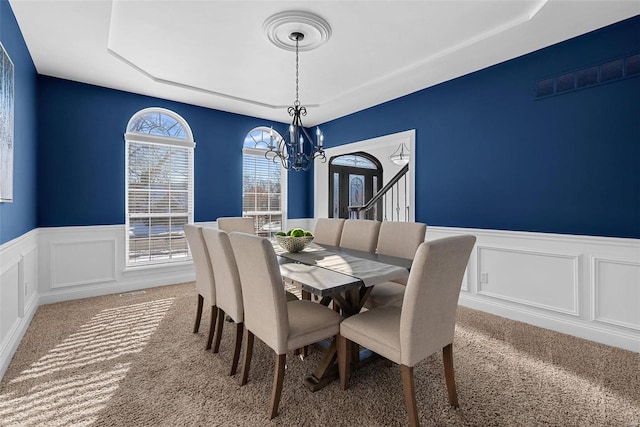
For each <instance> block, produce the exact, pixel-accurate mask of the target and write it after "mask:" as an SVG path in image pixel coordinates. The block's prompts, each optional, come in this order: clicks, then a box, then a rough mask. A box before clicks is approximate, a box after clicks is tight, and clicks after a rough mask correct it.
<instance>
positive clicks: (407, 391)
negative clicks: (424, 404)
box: [400, 365, 420, 427]
mask: <svg viewBox="0 0 640 427" xmlns="http://www.w3.org/2000/svg"><path fill="white" fill-rule="evenodd" d="M400 372H401V374H402V391H403V392H404V405H405V407H406V408H407V414H408V415H409V425H410V426H411V427H418V426H419V425H420V422H419V421H418V406H417V405H416V388H415V383H414V381H413V367H409V366H406V365H400Z"/></svg>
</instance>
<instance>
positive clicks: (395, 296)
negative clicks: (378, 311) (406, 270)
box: [364, 221, 427, 309]
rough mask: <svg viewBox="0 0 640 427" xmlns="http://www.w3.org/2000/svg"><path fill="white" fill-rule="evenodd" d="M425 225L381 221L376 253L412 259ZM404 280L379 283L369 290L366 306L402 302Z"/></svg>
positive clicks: (405, 282)
mask: <svg viewBox="0 0 640 427" xmlns="http://www.w3.org/2000/svg"><path fill="white" fill-rule="evenodd" d="M426 232H427V225H426V224H423V223H421V222H399V221H383V222H382V224H380V232H379V233H378V247H377V250H376V253H378V254H380V255H388V256H393V257H398V258H406V259H413V257H414V256H415V254H416V251H417V250H418V246H420V244H421V243H423V242H424V238H425V234H426ZM406 284H407V281H406V280H402V279H398V280H394V281H390V282H384V283H380V284H378V285H376V286H374V288H373V289H372V290H371V293H369V297H368V298H367V300H366V301H365V303H364V306H365V307H366V308H369V309H370V308H374V307H380V306H382V305H387V304H402V298H403V297H404V290H405V285H406Z"/></svg>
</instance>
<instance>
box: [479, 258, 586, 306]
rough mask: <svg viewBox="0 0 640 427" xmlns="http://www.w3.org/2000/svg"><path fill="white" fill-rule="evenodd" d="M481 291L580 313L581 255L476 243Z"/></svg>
mask: <svg viewBox="0 0 640 427" xmlns="http://www.w3.org/2000/svg"><path fill="white" fill-rule="evenodd" d="M476 251H477V256H478V277H477V282H478V294H480V295H486V296H489V297H493V298H499V299H503V300H507V301H512V302H515V303H518V304H523V305H529V306H533V307H537V308H542V309H545V310H551V311H557V312H560V313H565V314H570V315H573V316H578V314H579V313H578V288H579V280H578V277H579V274H580V270H579V260H580V258H579V255H570V254H553V253H545V252H535V251H527V250H519V249H508V248H498V247H488V246H477V247H476Z"/></svg>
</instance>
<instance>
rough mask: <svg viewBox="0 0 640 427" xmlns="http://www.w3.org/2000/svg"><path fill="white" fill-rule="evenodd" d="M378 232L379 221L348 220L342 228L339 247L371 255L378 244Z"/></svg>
mask: <svg viewBox="0 0 640 427" xmlns="http://www.w3.org/2000/svg"><path fill="white" fill-rule="evenodd" d="M378 230H380V221H375V220H371V219H348V220H346V221H345V222H344V226H343V227H342V235H341V236H340V247H341V248H346V249H355V250H359V251H365V252H371V253H373V252H375V250H376V244H377V243H378Z"/></svg>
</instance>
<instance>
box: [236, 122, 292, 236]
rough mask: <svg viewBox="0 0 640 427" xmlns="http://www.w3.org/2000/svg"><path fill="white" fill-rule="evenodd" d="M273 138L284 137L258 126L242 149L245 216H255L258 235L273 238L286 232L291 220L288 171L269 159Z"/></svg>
mask: <svg viewBox="0 0 640 427" xmlns="http://www.w3.org/2000/svg"><path fill="white" fill-rule="evenodd" d="M272 132H273V133H272ZM272 137H273V138H274V139H275V138H281V137H280V135H278V134H277V132H276V131H274V130H272V129H270V128H267V127H258V128H255V129H253V130H252V131H251V132H249V133H248V134H247V136H246V137H245V138H244V144H243V146H242V147H243V148H242V216H252V217H254V218H255V221H254V224H255V228H256V233H257V234H258V235H261V236H269V237H270V236H272V235H273V234H274V233H276V232H278V231H280V230H285V229H286V224H285V222H286V220H287V171H286V169H284V168H283V167H282V165H281V164H280V163H274V162H273V160H270V159H267V158H266V157H265V153H266V150H267V149H268V147H269V143H270V141H271V138H272Z"/></svg>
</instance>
